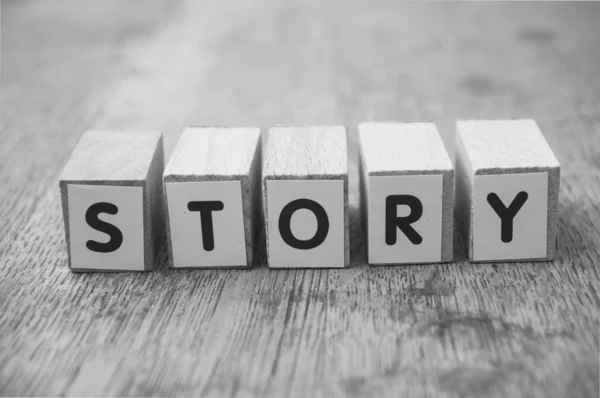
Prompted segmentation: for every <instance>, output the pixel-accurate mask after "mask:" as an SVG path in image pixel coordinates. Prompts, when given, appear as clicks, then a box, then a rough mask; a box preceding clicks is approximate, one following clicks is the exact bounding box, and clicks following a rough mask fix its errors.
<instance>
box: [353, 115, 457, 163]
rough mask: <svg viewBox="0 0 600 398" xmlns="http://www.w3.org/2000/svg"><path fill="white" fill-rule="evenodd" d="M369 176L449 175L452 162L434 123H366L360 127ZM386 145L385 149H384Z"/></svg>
mask: <svg viewBox="0 0 600 398" xmlns="http://www.w3.org/2000/svg"><path fill="white" fill-rule="evenodd" d="M358 132H359V136H360V144H361V152H362V156H363V158H364V159H365V160H366V162H365V164H364V167H365V168H366V170H365V171H366V172H367V173H368V174H369V175H387V174H392V175H399V174H413V173H411V172H417V173H419V174H424V173H435V172H438V171H450V170H452V169H453V166H452V162H451V160H450V157H449V156H448V152H447V151H446V148H445V146H444V143H443V141H442V139H441V138H440V135H439V133H438V130H437V128H436V127H435V124H433V123H363V124H361V125H359V126H358ZM382 143H385V145H382Z"/></svg>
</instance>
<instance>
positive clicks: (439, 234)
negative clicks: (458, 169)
mask: <svg viewBox="0 0 600 398" xmlns="http://www.w3.org/2000/svg"><path fill="white" fill-rule="evenodd" d="M367 178H368V183H367V185H368V193H367V195H368V197H369V199H368V205H367V207H368V210H367V211H368V221H367V223H368V228H367V231H368V232H367V241H368V250H367V253H368V262H369V264H374V265H375V264H376V265H384V264H418V263H438V262H443V261H450V260H451V259H452V252H453V250H452V247H453V246H452V236H453V234H452V228H453V226H452V220H453V215H452V213H453V210H452V207H453V201H452V195H453V189H452V186H453V181H452V178H453V176H452V172H451V170H448V171H446V172H443V173H422V174H420V173H418V172H411V173H409V174H406V173H403V174H400V173H399V174H393V175H390V174H389V173H388V174H386V175H379V174H371V175H369V176H367Z"/></svg>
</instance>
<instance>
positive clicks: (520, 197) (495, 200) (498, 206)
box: [487, 191, 529, 243]
mask: <svg viewBox="0 0 600 398" xmlns="http://www.w3.org/2000/svg"><path fill="white" fill-rule="evenodd" d="M528 197H529V195H527V192H525V191H521V192H519V193H518V194H517V196H515V198H514V199H513V201H512V203H511V204H510V206H508V208H507V207H506V206H504V203H502V200H500V198H499V197H498V195H496V194H495V193H493V192H492V193H491V194H489V195H488V196H487V201H488V203H489V204H490V206H492V209H494V211H495V212H496V214H497V215H498V217H500V238H501V239H502V242H504V243H509V242H512V239H513V219H514V218H515V216H516V215H517V213H518V212H519V210H521V207H523V205H524V204H525V202H526V201H527V198H528Z"/></svg>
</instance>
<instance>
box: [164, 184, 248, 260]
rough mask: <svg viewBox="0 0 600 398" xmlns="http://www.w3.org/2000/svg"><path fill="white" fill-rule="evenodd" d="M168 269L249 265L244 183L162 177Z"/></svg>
mask: <svg viewBox="0 0 600 398" xmlns="http://www.w3.org/2000/svg"><path fill="white" fill-rule="evenodd" d="M164 185H165V194H166V195H165V202H166V207H167V214H168V217H167V220H168V224H169V225H168V234H169V250H170V257H171V262H172V263H171V265H172V267H173V268H218V267H248V266H250V265H251V262H250V261H251V254H250V253H249V251H250V248H249V247H248V240H247V238H248V233H247V232H248V231H249V230H250V214H249V210H250V209H249V206H248V203H249V202H250V184H249V183H248V178H245V179H228V180H226V181H224V180H212V179H211V180H206V179H202V180H199V179H190V180H188V181H181V180H178V181H169V178H168V177H165V183H164Z"/></svg>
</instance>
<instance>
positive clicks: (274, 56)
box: [0, 0, 600, 397]
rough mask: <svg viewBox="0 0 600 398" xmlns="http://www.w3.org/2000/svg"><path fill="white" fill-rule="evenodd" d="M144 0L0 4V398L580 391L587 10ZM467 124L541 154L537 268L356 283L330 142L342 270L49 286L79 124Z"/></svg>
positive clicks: (594, 33) (592, 145)
mask: <svg viewBox="0 0 600 398" xmlns="http://www.w3.org/2000/svg"><path fill="white" fill-rule="evenodd" d="M147 3H148V4H146V3H145V4H144V7H141V8H140V7H138V6H137V4H136V3H124V2H121V1H114V2H97V1H93V0H73V1H61V2H48V3H47V2H44V1H41V0H39V1H28V2H23V1H12V2H5V1H3V2H2V8H3V9H2V29H3V32H2V46H1V51H2V54H1V55H2V71H1V73H2V79H1V81H0V85H1V87H0V88H1V90H2V117H1V120H2V126H1V127H2V129H1V132H0V134H1V136H0V142H2V145H0V158H1V159H2V160H3V162H2V165H11V166H4V167H0V184H1V186H2V187H3V189H4V190H3V191H2V193H3V196H2V200H1V201H0V215H1V217H0V231H1V232H0V240H1V242H0V334H1V335H2V338H1V339H0V359H1V361H0V393H2V395H12V396H22V395H77V396H78V395H82V394H89V395H95V396H100V395H112V396H125V395H137V396H140V395H141V396H150V395H160V396H167V395H193V396H196V395H200V394H202V393H204V395H214V396H226V395H227V396H291V397H293V396H307V395H310V396H381V395H389V396H398V395H410V396H523V395H527V396H539V397H563V396H581V397H588V396H594V397H596V396H598V391H599V389H600V388H599V385H598V369H599V360H598V351H599V350H600V343H599V337H600V336H599V331H598V327H597V326H598V322H599V314H598V307H599V306H600V298H599V296H598V281H599V279H600V276H599V274H598V264H599V263H600V256H599V255H598V250H597V248H598V243H597V242H598V241H599V239H600V238H599V235H598V230H599V227H598V226H599V218H598V210H597V204H596V202H597V201H596V198H598V197H600V178H599V176H598V172H597V171H598V167H600V162H599V160H598V159H599V157H598V151H599V150H600V149H599V148H600V146H599V145H598V123H599V118H600V116H599V114H598V111H597V106H596V105H597V102H598V101H597V94H596V93H597V92H598V90H599V88H600V87H599V85H600V80H598V79H597V73H598V72H597V67H596V65H598V64H599V63H600V51H598V46H597V44H596V40H597V39H596V38H597V37H598V29H599V27H598V24H597V20H598V18H599V17H600V7H598V6H597V5H596V4H592V3H589V4H583V3H575V4H571V3H569V4H567V3H552V4H531V3H527V4H515V3H510V4H508V3H493V4H492V3H485V4H475V3H470V4H464V5H461V6H460V7H456V6H455V5H444V4H437V3H429V4H411V3H389V2H388V3H385V2H381V3H372V2H370V3H368V4H367V3H351V4H350V3H348V4H346V5H345V7H343V8H340V7H331V6H329V5H326V4H323V3H322V2H302V3H299V2H292V1H271V0H267V1H261V2H252V1H251V2H239V3H236V8H235V12H232V8H231V4H226V3H223V2H218V1H205V2H197V1H191V0H190V1H185V0H182V1H179V2H173V1H148V2H147ZM124 7H125V8H124ZM132 7H133V8H135V9H136V12H128V11H126V10H131V8H132ZM92 11H93V12H92ZM69 15H70V16H78V17H73V18H68V22H66V21H67V20H66V19H65V18H66V16H69ZM86 18H87V19H86ZM109 21H110V22H109ZM223 21H227V23H223ZM345 21H353V23H351V24H349V23H346V22H345ZM474 21H475V22H474ZM24 26H25V27H27V28H23V27H24ZM483 27H485V28H483ZM449 32H451V33H452V34H449ZM173 43H177V45H173ZM565 54H567V55H569V56H568V57H566V56H565ZM240 60H243V62H241V61H240ZM465 117H469V118H480V119H497V118H500V117H502V118H523V117H526V118H533V119H535V120H536V121H537V122H538V123H539V125H540V128H541V129H542V131H544V134H545V135H546V138H547V140H548V142H549V144H550V145H551V147H552V148H553V149H555V151H556V157H557V158H558V159H559V161H560V162H561V164H562V170H561V178H562V181H561V188H560V190H561V192H560V206H559V212H558V236H559V237H560V238H559V241H558V252H557V258H556V259H555V260H554V261H553V262H550V263H537V264H533V263H528V262H525V263H515V264H495V265H488V264H478V265H471V264H469V263H468V262H466V261H465V260H464V253H463V251H462V250H461V251H459V253H458V258H457V259H456V260H455V262H454V263H450V264H440V265H433V266H427V267H424V266H408V267H373V268H369V267H366V266H365V265H364V254H365V252H364V246H363V243H362V240H363V237H362V234H361V233H360V230H359V229H358V228H357V221H358V220H359V217H358V212H357V211H358V195H357V192H358V189H357V182H358V179H357V169H356V167H355V165H356V164H357V157H356V156H357V148H356V134H354V131H353V129H350V133H349V146H350V148H349V167H348V172H349V178H348V179H349V213H350V214H349V215H350V220H351V222H350V242H351V248H350V249H351V263H352V264H351V267H349V268H347V269H340V270H337V269H335V270H333V269H329V270H320V269H319V270H314V269H311V270H270V269H268V268H266V267H259V268H256V269H252V270H249V271H245V270H222V271H213V270H202V271H173V270H169V269H168V268H167V267H166V258H167V255H166V244H165V242H164V241H163V246H162V250H161V257H160V260H159V263H160V264H161V265H162V266H161V267H159V269H158V270H157V271H155V272H152V273H145V274H135V275H129V274H119V275H114V274H102V275H97V274H85V275H80V274H73V273H71V272H69V270H68V266H67V256H66V247H65V246H64V244H63V242H64V237H63V231H62V228H61V225H62V219H61V212H60V197H59V195H58V192H57V190H56V179H57V177H58V173H59V171H60V168H61V167H62V166H63V165H64V163H65V162H66V160H67V158H68V156H69V154H70V152H71V150H72V148H73V147H74V145H75V143H76V141H77V139H78V138H79V132H80V131H82V130H84V129H87V128H90V127H93V128H115V129H121V128H132V127H133V128H152V129H157V130H161V131H163V132H164V137H165V149H166V153H167V154H169V153H170V151H171V150H172V148H173V146H174V144H175V142H176V141H177V137H178V135H179V133H180V132H181V130H182V128H183V127H184V126H187V125H194V124H196V125H197V124H202V125H260V126H272V125H276V124H279V123H292V124H301V123H306V124H313V125H314V124H336V123H339V124H342V123H343V124H345V125H348V126H353V125H356V124H357V123H358V122H361V121H363V120H415V121H419V120H422V121H435V122H436V124H437V125H438V126H439V129H440V134H441V136H442V139H443V140H444V142H445V143H446V144H447V146H448V149H449V150H450V152H452V151H453V150H454V145H453V140H452V138H453V132H454V123H455V120H456V119H458V118H465ZM25 182H26V183H25ZM457 243H458V244H459V245H460V244H461V242H460V240H458V241H457ZM459 247H461V246H459ZM261 258H262V263H263V264H264V262H265V260H264V253H261ZM259 261H260V260H259ZM99 368H101V369H103V371H102V372H101V373H98V372H97V369H99ZM84 387H85V389H84Z"/></svg>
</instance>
